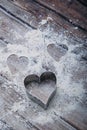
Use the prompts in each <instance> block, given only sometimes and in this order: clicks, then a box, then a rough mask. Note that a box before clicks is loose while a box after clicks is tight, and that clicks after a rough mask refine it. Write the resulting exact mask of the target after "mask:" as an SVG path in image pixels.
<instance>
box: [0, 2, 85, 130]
mask: <svg viewBox="0 0 87 130" xmlns="http://www.w3.org/2000/svg"><path fill="white" fill-rule="evenodd" d="M9 1H11V0H8V1H7V0H4V1H3V0H1V1H0V44H3V46H6V45H7V44H9V43H10V44H11V43H12V44H17V45H18V44H23V43H24V41H23V40H24V39H22V37H23V35H25V33H26V32H27V31H31V30H33V29H36V28H38V27H39V22H41V20H43V19H47V17H48V16H49V17H52V19H53V21H51V20H50V21H48V24H50V25H51V26H52V25H55V26H54V27H55V28H56V31H59V30H61V28H63V29H64V30H68V31H69V33H70V32H72V33H74V35H76V36H78V37H79V36H80V37H82V36H84V31H82V29H79V30H73V27H74V26H73V25H72V24H71V23H69V22H67V21H66V20H64V19H63V18H61V16H59V14H56V12H54V11H53V9H47V8H46V7H44V6H43V5H44V4H43V3H40V4H38V3H36V2H34V1H28V0H25V1H23V0H21V1H20V0H16V1H14V4H13V2H12V3H11V2H9ZM38 2H40V1H38ZM47 2H48V1H47ZM42 4H43V5H42ZM20 7H21V8H20ZM50 8H51V7H50ZM23 15H25V16H24V17H23ZM40 15H41V17H39V16H40ZM76 24H78V25H79V23H76ZM81 25H82V24H81ZM84 25H85V24H84ZM82 27H83V25H82ZM58 29H59V30H58ZM15 30H16V32H17V31H18V34H20V35H19V37H21V38H18V37H17V38H18V39H17V38H15V39H14V37H15V36H18V35H17V34H16V35H15ZM77 43H78V42H77ZM7 77H8V78H7V79H6V80H8V81H9V82H10V79H9V76H7ZM13 77H14V76H13ZM4 78H6V77H5V76H4ZM57 96H58V95H57ZM24 97H25V96H23V95H22V94H21V93H20V92H18V91H16V90H15V89H14V87H12V84H8V85H7V86H6V88H5V87H4V86H1V84H0V99H1V100H2V101H3V104H4V105H2V104H0V121H2V122H3V123H4V125H7V126H6V127H7V130H8V129H10V130H12V129H14V130H15V129H16V130H22V129H23V130H87V114H86V113H87V110H86V108H83V107H81V108H79V107H77V108H76V110H75V111H70V113H68V114H66V115H63V116H62V117H61V118H60V117H59V116H58V115H57V116H54V115H53V116H54V118H53V119H52V120H51V121H50V120H49V121H50V122H46V123H43V120H42V122H41V123H36V122H34V121H35V120H34V119H33V118H34V117H35V114H37V113H39V111H40V112H43V113H44V111H43V110H42V109H41V108H39V106H37V110H36V108H35V107H36V104H33V103H32V104H33V105H31V104H28V105H31V106H27V107H26V108H25V110H24V111H23V112H22V111H21V110H20V109H21V108H20V106H19V109H17V110H14V109H12V107H14V104H15V102H18V103H20V102H21V101H23V100H24ZM65 98H66V99H67V98H68V96H67V97H66V95H65ZM25 101H26V102H29V101H27V99H25ZM64 101H65V100H64ZM33 107H34V108H33ZM38 108H39V110H38ZM62 109H63V108H62ZM37 111H38V112H37ZM37 115H38V114H37ZM32 117H33V118H32ZM31 118H32V119H31ZM36 119H37V118H36ZM5 122H6V123H5Z"/></svg>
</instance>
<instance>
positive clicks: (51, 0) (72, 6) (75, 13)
mask: <svg viewBox="0 0 87 130" xmlns="http://www.w3.org/2000/svg"><path fill="white" fill-rule="evenodd" d="M35 1H37V2H39V3H40V4H42V5H44V6H46V7H48V8H50V9H52V10H54V11H55V12H57V13H60V14H61V15H62V16H63V17H65V18H66V20H69V21H70V22H71V23H72V24H75V25H77V26H79V27H81V28H83V29H86V30H87V13H86V12H87V8H86V7H84V6H83V5H82V4H80V3H79V2H78V1H77V0H70V1H68V0H66V1H65V2H64V1H61V0H35Z"/></svg>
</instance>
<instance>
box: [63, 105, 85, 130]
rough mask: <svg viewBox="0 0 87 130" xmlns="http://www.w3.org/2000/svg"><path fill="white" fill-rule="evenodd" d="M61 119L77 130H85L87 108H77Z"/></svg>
mask: <svg viewBox="0 0 87 130" xmlns="http://www.w3.org/2000/svg"><path fill="white" fill-rule="evenodd" d="M62 119H63V120H64V121H66V122H68V123H69V124H71V125H72V126H74V127H75V128H77V129H78V130H87V108H84V107H79V106H78V107H77V108H76V110H74V111H72V112H69V113H68V114H65V115H64V116H63V117H62Z"/></svg>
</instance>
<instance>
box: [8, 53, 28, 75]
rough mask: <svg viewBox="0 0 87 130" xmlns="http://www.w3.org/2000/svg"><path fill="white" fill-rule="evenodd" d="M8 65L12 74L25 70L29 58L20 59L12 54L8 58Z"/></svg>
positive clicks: (21, 57) (22, 57)
mask: <svg viewBox="0 0 87 130" xmlns="http://www.w3.org/2000/svg"><path fill="white" fill-rule="evenodd" d="M7 64H8V67H9V69H10V71H11V73H12V74H14V73H16V72H18V71H22V70H24V69H25V68H26V67H27V65H28V58H27V57H25V56H20V57H18V56H17V55H16V54H12V55H10V56H9V57H8V58H7Z"/></svg>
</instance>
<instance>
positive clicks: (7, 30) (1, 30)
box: [0, 9, 31, 44]
mask: <svg viewBox="0 0 87 130" xmlns="http://www.w3.org/2000/svg"><path fill="white" fill-rule="evenodd" d="M29 30H31V28H30V27H29V28H27V27H26V26H24V25H23V24H22V23H20V22H19V21H17V20H15V18H13V17H10V16H9V15H8V14H6V13H5V12H4V11H3V10H2V9H0V39H1V40H2V41H5V43H7V44H8V43H11V44H17V43H18V40H17V39H16V38H15V37H16V36H18V37H19V38H18V39H21V38H22V36H23V35H25V33H26V32H27V31H29ZM19 43H20V40H19ZM21 43H22V41H21Z"/></svg>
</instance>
